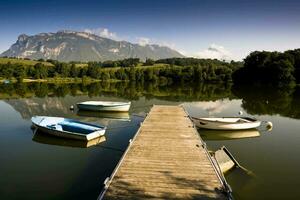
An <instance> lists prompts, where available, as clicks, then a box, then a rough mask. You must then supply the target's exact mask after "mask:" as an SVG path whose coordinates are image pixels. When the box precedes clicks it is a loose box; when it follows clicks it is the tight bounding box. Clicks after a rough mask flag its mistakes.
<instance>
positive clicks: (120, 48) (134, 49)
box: [0, 31, 184, 61]
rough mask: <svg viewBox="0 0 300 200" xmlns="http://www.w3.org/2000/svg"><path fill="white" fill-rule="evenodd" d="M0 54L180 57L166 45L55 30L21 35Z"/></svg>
mask: <svg viewBox="0 0 300 200" xmlns="http://www.w3.org/2000/svg"><path fill="white" fill-rule="evenodd" d="M0 56H1V57H4V56H7V57H22V58H30V59H40V58H43V59H55V60H59V61H105V60H118V59H124V58H140V59H142V60H145V59H146V58H151V59H161V58H171V57H184V56H183V55H181V54H180V53H179V52H177V51H175V50H172V49H170V48H168V47H164V46H159V45H155V44H151V45H143V46H142V45H139V44H133V43H129V42H126V41H115V40H111V39H108V38H103V37H99V36H97V35H94V34H91V33H86V32H76V31H58V32H57V33H40V34H37V35H33V36H28V35H25V34H22V35H20V36H19V37H18V40H17V42H16V43H14V44H13V45H12V46H11V47H10V48H9V49H8V50H7V51H5V52H3V53H2V54H1V55H0Z"/></svg>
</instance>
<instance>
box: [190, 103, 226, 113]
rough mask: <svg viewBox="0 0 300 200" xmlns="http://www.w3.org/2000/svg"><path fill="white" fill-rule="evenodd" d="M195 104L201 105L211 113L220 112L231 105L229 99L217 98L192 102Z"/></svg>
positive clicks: (200, 106)
mask: <svg viewBox="0 0 300 200" xmlns="http://www.w3.org/2000/svg"><path fill="white" fill-rule="evenodd" d="M192 105H193V106H195V107H199V108H201V109H203V110H205V111H206V112H208V114H209V115H213V114H218V113H221V112H223V110H225V109H227V108H228V107H229V103H228V101H223V100H217V101H207V102H194V103H192Z"/></svg>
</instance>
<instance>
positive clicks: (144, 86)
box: [0, 81, 233, 101]
mask: <svg viewBox="0 0 300 200" xmlns="http://www.w3.org/2000/svg"><path fill="white" fill-rule="evenodd" d="M230 88H231V86H230V85H223V84H203V83H199V84H195V85H185V84H178V85H171V86H170V85H166V84H163V83H162V84H160V82H159V81H156V82H151V83H145V82H140V81H139V82H97V83H91V84H74V83H73V84H47V83H37V82H36V83H17V84H7V85H0V91H1V92H0V95H1V96H0V98H7V97H11V98H17V97H25V96H26V97H32V96H37V97H46V96H56V97H64V96H66V95H68V94H70V95H72V96H75V95H77V94H85V95H88V96H89V97H95V96H100V95H106V96H115V97H122V98H126V99H129V100H137V99H138V98H139V97H142V96H145V97H146V98H148V99H152V98H158V99H164V100H169V101H196V100H216V99H220V98H231V97H233V96H232V95H231V90H230ZM3 94H5V95H3Z"/></svg>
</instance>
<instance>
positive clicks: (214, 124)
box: [191, 117, 261, 130]
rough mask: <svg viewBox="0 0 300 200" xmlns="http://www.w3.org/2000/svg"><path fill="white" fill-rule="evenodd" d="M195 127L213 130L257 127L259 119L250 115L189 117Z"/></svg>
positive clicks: (259, 122) (259, 123)
mask: <svg viewBox="0 0 300 200" xmlns="http://www.w3.org/2000/svg"><path fill="white" fill-rule="evenodd" d="M191 119H192V120H193V122H194V124H195V125H196V127H197V128H203V129H213V130H245V129H253V128H257V127H259V126H260V125H261V121H259V120H257V119H254V118H250V117H220V118H196V117H191Z"/></svg>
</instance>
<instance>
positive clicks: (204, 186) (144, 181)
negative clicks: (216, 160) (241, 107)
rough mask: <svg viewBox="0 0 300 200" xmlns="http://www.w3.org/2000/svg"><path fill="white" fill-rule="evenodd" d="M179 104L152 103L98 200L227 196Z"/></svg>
mask: <svg viewBox="0 0 300 200" xmlns="http://www.w3.org/2000/svg"><path fill="white" fill-rule="evenodd" d="M222 190H223V185H222V182H221V181H220V179H219V177H218V175H217V172H216V170H215V168H214V166H213V164H212V163H211V161H210V159H209V157H208V155H207V153H206V149H205V148H204V147H203V146H202V142H201V140H200V139H199V135H198V133H197V132H196V130H195V129H194V127H193V123H192V122H191V120H190V119H189V117H188V115H187V113H186V112H185V111H184V109H183V108H182V107H180V106H153V107H152V109H151V111H150V113H149V114H148V116H147V117H146V119H145V121H144V122H143V124H142V126H141V127H140V129H139V131H138V133H137V135H136V136H135V138H134V140H133V141H132V143H131V145H130V147H129V148H128V150H127V151H126V153H125V154H124V156H123V158H122V160H121V161H120V163H119V165H118V167H117V168H116V170H115V172H114V173H113V175H112V177H111V179H110V180H109V182H108V184H107V185H106V186H105V188H104V190H103V191H102V193H101V194H100V196H99V199H108V200H113V199H228V198H227V196H226V195H225V194H224V193H223V192H222Z"/></svg>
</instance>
